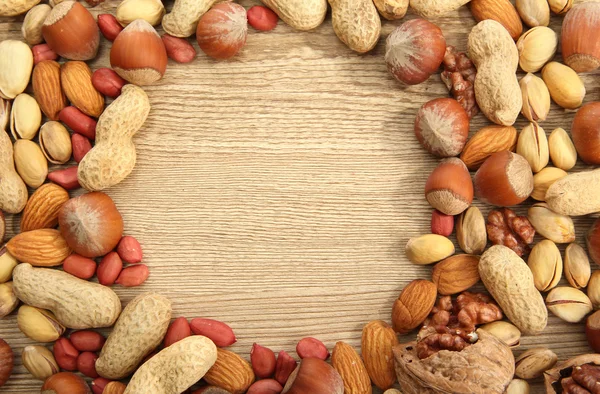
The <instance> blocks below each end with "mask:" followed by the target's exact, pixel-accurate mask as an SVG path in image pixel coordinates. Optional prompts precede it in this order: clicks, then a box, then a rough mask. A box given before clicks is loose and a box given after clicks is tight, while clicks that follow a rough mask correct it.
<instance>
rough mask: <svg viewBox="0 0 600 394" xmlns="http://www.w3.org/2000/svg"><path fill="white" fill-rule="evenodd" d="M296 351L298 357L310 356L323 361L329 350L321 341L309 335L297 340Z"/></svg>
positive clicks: (326, 357) (327, 356)
mask: <svg viewBox="0 0 600 394" xmlns="http://www.w3.org/2000/svg"><path fill="white" fill-rule="evenodd" d="M296 353H298V356H299V357H300V358H307V357H312V358H318V359H321V360H323V361H325V360H327V359H328V358H329V350H327V347H326V346H325V345H324V344H323V342H321V341H319V340H318V339H316V338H311V337H307V338H303V339H301V340H300V341H299V342H298V344H297V345H296Z"/></svg>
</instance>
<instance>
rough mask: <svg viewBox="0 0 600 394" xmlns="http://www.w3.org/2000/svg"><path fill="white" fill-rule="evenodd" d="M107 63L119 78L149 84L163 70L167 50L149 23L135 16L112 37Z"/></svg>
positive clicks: (161, 74) (165, 63)
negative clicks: (112, 41)
mask: <svg viewBox="0 0 600 394" xmlns="http://www.w3.org/2000/svg"><path fill="white" fill-rule="evenodd" d="M110 65H111V66H112V68H113V69H114V70H115V71H116V72H117V74H119V76H120V77H121V78H123V79H125V80H127V81H129V82H131V83H133V84H136V85H150V84H152V83H154V82H156V81H158V80H160V79H161V78H162V77H163V75H164V74H165V71H166V70H167V50H166V49H165V45H164V44H163V41H162V39H161V38H160V36H159V35H158V33H157V32H156V30H155V29H154V28H153V27H152V25H151V24H150V23H148V22H146V21H145V20H143V19H136V20H135V21H133V22H131V23H130V24H129V25H128V26H127V27H126V28H125V29H123V31H122V32H121V33H119V35H118V36H117V38H115V41H114V43H113V46H112V48H111V50H110Z"/></svg>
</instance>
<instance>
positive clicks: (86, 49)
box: [42, 1, 100, 60]
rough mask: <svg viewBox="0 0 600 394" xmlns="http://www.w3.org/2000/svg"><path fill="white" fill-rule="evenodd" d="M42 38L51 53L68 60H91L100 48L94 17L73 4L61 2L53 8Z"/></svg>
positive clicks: (43, 28)
mask: <svg viewBox="0 0 600 394" xmlns="http://www.w3.org/2000/svg"><path fill="white" fill-rule="evenodd" d="M42 35H43V36H44V40H46V43H47V44H48V46H49V47H50V48H51V49H52V50H53V51H54V52H56V53H57V54H58V55H59V56H61V57H64V58H66V59H70V60H90V59H93V58H95V57H96V54H97V53H98V46H99V45H100V30H99V29H98V25H97V24H96V21H95V20H94V17H93V16H92V14H90V12H89V11H88V10H87V9H86V8H85V7H84V6H82V5H81V4H80V3H78V2H75V1H64V2H62V3H59V4H57V5H56V7H54V8H53V9H52V11H51V12H50V14H49V15H48V17H47V18H46V20H45V21H44V25H43V26H42Z"/></svg>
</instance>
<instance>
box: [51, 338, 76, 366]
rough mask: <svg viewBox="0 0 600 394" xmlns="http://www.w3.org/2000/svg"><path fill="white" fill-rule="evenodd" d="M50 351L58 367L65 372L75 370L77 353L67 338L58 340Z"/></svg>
mask: <svg viewBox="0 0 600 394" xmlns="http://www.w3.org/2000/svg"><path fill="white" fill-rule="evenodd" d="M52 351H53V353H54V358H55V359H56V363H57V364H58V366H59V367H61V368H62V369H64V370H67V371H76V370H77V357H79V351H78V350H77V349H75V347H74V346H73V344H72V343H71V341H69V340H68V339H67V338H58V340H57V341H56V342H55V343H54V348H53V349H52Z"/></svg>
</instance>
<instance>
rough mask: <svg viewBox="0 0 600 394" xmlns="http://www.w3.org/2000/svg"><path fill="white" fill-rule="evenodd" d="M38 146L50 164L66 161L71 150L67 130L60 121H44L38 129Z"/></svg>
mask: <svg viewBox="0 0 600 394" xmlns="http://www.w3.org/2000/svg"><path fill="white" fill-rule="evenodd" d="M40 147H41V148H42V153H43V154H44V156H46V159H48V161H49V162H50V163H52V164H64V163H66V162H68V161H69V159H70V158H71V153H72V152H73V151H72V149H73V148H72V146H71V135H70V134H69V131H68V130H67V129H66V128H65V126H63V125H62V124H61V123H59V122H55V121H53V120H51V121H49V122H46V123H44V125H43V126H42V128H41V129H40Z"/></svg>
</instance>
